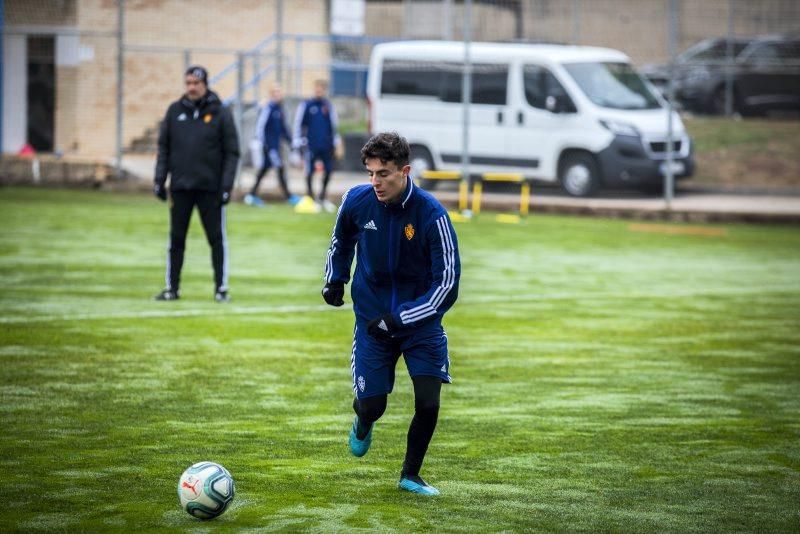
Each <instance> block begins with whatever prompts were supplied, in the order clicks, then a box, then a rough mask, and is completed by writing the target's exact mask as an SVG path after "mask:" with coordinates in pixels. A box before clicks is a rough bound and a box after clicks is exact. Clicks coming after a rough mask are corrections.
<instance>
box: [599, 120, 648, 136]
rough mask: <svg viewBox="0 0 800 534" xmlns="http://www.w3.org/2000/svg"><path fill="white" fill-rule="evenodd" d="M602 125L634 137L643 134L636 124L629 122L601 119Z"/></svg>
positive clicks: (616, 132) (607, 128) (610, 130)
mask: <svg viewBox="0 0 800 534" xmlns="http://www.w3.org/2000/svg"><path fill="white" fill-rule="evenodd" d="M598 122H599V123H600V126H602V127H603V128H605V129H606V130H608V131H609V132H611V133H613V134H616V135H628V136H632V137H640V136H641V134H640V133H639V130H637V129H636V126H634V125H633V124H628V123H627V122H619V121H612V120H609V119H600V120H599V121H598Z"/></svg>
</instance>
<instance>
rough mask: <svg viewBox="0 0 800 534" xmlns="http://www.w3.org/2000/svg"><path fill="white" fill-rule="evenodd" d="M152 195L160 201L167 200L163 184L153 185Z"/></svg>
mask: <svg viewBox="0 0 800 534" xmlns="http://www.w3.org/2000/svg"><path fill="white" fill-rule="evenodd" d="M153 194H154V195H155V196H157V197H158V198H160V199H161V200H162V201H166V200H167V188H166V187H164V185H163V184H155V185H153Z"/></svg>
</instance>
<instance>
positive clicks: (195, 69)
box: [184, 65, 208, 85]
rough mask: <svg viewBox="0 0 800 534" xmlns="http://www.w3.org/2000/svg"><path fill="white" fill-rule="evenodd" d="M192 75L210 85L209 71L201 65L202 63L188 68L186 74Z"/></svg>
mask: <svg viewBox="0 0 800 534" xmlns="http://www.w3.org/2000/svg"><path fill="white" fill-rule="evenodd" d="M189 75H192V76H194V77H195V78H197V79H198V80H200V81H201V82H203V83H204V84H206V85H208V71H207V70H206V69H205V68H204V67H201V66H200V65H192V66H191V67H189V68H188V69H186V74H184V76H189Z"/></svg>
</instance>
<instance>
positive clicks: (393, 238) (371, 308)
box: [325, 179, 461, 335]
mask: <svg viewBox="0 0 800 534" xmlns="http://www.w3.org/2000/svg"><path fill="white" fill-rule="evenodd" d="M401 198H402V199H403V200H402V202H399V203H396V204H384V203H383V202H381V201H379V200H378V198H377V197H376V196H375V192H374V191H373V189H372V186H371V185H369V184H365V185H359V186H356V187H353V188H352V189H350V190H349V191H348V192H347V193H345V195H344V196H343V197H342V204H341V206H340V207H339V214H338V215H337V218H336V225H335V226H334V230H333V237H332V238H331V245H330V248H329V249H328V259H327V263H326V266H325V281H326V282H341V283H345V284H346V283H347V282H349V281H350V268H351V265H352V262H353V256H354V254H355V253H357V254H358V261H357V263H356V270H355V275H354V276H353V284H352V287H351V290H350V293H351V297H352V300H353V309H354V311H355V314H356V324H357V325H363V324H365V323H366V322H369V321H371V320H372V319H374V318H376V317H378V316H380V315H383V314H385V313H389V312H391V313H392V315H393V318H394V320H395V323H396V324H397V325H399V326H400V332H399V334H400V335H405V334H412V333H417V332H419V331H421V330H427V329H429V328H431V329H439V328H441V320H442V316H443V315H444V313H445V312H446V311H447V310H448V309H450V307H451V306H452V305H453V303H455V301H456V298H457V296H458V281H459V277H460V276H461V262H460V260H459V256H458V243H457V241H456V234H455V231H454V230H453V226H452V224H451V222H450V218H449V217H448V216H447V211H445V209H444V208H443V207H442V205H441V204H439V201H437V200H436V199H435V198H434V197H433V196H432V195H430V194H429V193H428V192H426V191H423V190H422V189H420V188H418V187H417V186H415V185H414V183H413V181H412V180H411V179H409V180H408V185H407V186H406V190H405V192H404V193H403V196H402V197H401Z"/></svg>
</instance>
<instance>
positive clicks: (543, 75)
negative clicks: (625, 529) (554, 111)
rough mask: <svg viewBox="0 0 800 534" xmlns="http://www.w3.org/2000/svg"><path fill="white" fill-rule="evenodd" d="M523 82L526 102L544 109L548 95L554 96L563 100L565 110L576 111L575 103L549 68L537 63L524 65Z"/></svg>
mask: <svg viewBox="0 0 800 534" xmlns="http://www.w3.org/2000/svg"><path fill="white" fill-rule="evenodd" d="M522 78H523V83H524V84H525V99H526V100H527V101H528V104H530V105H531V106H533V107H535V108H538V109H546V108H545V101H546V99H547V97H548V96H556V97H559V98H561V99H563V100H564V102H565V103H566V109H565V111H567V112H574V111H576V108H575V104H573V103H572V99H571V98H570V97H569V95H568V94H567V91H566V90H565V89H564V86H562V85H561V82H559V81H558V79H556V77H555V76H553V73H551V72H550V71H549V70H547V69H545V68H544V67H540V66H538V65H525V67H524V68H523V70H522Z"/></svg>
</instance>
